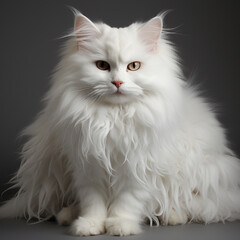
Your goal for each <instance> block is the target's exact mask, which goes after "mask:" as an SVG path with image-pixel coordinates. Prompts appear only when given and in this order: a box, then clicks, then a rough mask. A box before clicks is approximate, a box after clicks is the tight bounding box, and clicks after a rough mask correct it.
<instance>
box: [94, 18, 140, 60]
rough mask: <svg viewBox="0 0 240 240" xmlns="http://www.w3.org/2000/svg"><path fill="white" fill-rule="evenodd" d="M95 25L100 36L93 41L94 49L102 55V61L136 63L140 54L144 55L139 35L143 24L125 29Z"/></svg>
mask: <svg viewBox="0 0 240 240" xmlns="http://www.w3.org/2000/svg"><path fill="white" fill-rule="evenodd" d="M95 25H96V26H97V28H98V29H99V32H100V34H99V35H98V36H97V38H96V39H94V40H93V42H95V45H94V48H95V50H96V51H97V52H98V54H100V55H102V57H103V59H102V60H107V61H110V62H111V63H112V64H114V63H115V64H118V63H127V62H129V61H135V60H137V59H136V58H138V57H140V56H141V55H140V54H139V53H140V52H141V53H142V51H143V46H142V42H141V41H140V39H139V38H138V34H137V31H138V29H139V28H140V26H141V24H137V23H135V24H132V25H130V26H128V27H125V28H115V27H110V26H108V25H107V24H104V23H96V24H95ZM99 57H100V56H99Z"/></svg>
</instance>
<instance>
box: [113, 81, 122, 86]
mask: <svg viewBox="0 0 240 240" xmlns="http://www.w3.org/2000/svg"><path fill="white" fill-rule="evenodd" d="M112 84H114V85H115V86H116V87H117V88H120V86H121V84H123V81H112Z"/></svg>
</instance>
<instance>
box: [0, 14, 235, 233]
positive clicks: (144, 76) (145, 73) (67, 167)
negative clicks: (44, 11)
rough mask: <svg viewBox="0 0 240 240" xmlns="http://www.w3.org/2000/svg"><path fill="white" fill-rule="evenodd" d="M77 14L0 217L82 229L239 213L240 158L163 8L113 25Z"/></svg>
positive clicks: (125, 229) (114, 229) (135, 227)
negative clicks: (172, 39)
mask: <svg viewBox="0 0 240 240" xmlns="http://www.w3.org/2000/svg"><path fill="white" fill-rule="evenodd" d="M75 15H76V16H75V26H74V31H73V33H72V34H71V39H70V40H69V41H67V43H66V46H65V47H64V50H63V54H62V60H61V61H60V63H59V65H58V66H57V68H56V73H55V75H54V77H53V81H52V87H51V89H50V91H49V92H48V93H47V95H46V98H45V107H44V109H43V111H42V112H41V113H40V114H39V115H38V117H37V119H36V120H35V121H34V123H33V124H31V125H30V126H29V127H28V128H27V129H26V130H25V131H24V134H25V135H27V136H29V140H28V141H27V142H26V144H25V145H24V147H23V152H22V163H21V166H20V169H19V171H18V173H17V174H16V176H15V178H14V181H15V186H16V187H19V188H20V190H19V192H18V195H17V196H16V197H15V198H13V199H12V200H10V201H8V202H7V203H6V204H5V205H3V206H2V207H1V208H0V218H11V217H26V218H29V219H30V218H34V217H36V218H37V219H39V220H41V219H43V220H44V219H48V218H50V217H51V216H56V217H57V219H58V222H59V223H60V224H70V223H71V222H72V221H73V220H74V219H75V220H74V221H73V223H72V226H71V232H72V234H74V235H85V236H87V235H96V234H101V233H104V232H107V233H108V234H111V235H129V234H136V233H139V232H140V231H141V224H142V223H143V221H144V220H145V219H147V218H148V219H149V220H150V224H153V223H156V224H159V222H160V223H161V224H172V225H175V224H184V223H186V222H188V221H197V222H204V223H210V222H217V221H225V220H234V219H240V188H239V185H240V178H239V177H240V164H239V160H238V159H237V158H236V157H234V154H233V153H232V151H231V150H230V149H229V148H228V147H227V142H226V139H225V134H224V129H223V128H222V127H221V126H220V124H219V122H218V121H217V120H216V117H215V114H214V112H213V110H212V108H211V106H209V104H208V103H207V102H206V101H205V100H204V99H203V98H202V97H200V96H199V95H198V93H197V92H196V91H195V90H194V89H193V88H192V87H190V86H189V85H188V84H187V83H186V82H185V81H184V80H183V75H182V72H181V69H180V68H179V65H178V58H177V56H176V54H175V51H174V49H173V47H172V45H171V44H170V43H169V42H168V41H167V40H166V36H165V34H164V31H163V27H162V25H163V23H162V15H161V16H157V17H155V18H153V19H151V20H150V21H148V22H147V23H134V24H132V25H130V26H129V27H126V28H119V29H117V28H111V27H109V26H107V25H106V24H103V23H93V22H91V21H90V20H89V19H88V18H86V17H85V16H83V15H82V14H80V13H79V12H77V11H76V12H75ZM61 209H62V210H61Z"/></svg>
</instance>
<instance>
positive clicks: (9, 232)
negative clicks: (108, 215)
mask: <svg viewBox="0 0 240 240" xmlns="http://www.w3.org/2000/svg"><path fill="white" fill-rule="evenodd" d="M79 238H81V237H73V236H71V235H69V233H68V227H61V226H58V225H57V224H56V223H55V222H44V223H38V224H29V223H26V222H25V221H24V220H0V239H1V240H11V239H18V240H19V239H24V240H28V239H31V240H38V239H44V240H48V239H49V240H50V239H51V240H54V239H58V240H61V239H64V240H70V239H71V240H74V239H79ZM82 238H83V237H82ZM84 239H86V240H87V239H94V240H103V239H104V240H110V239H131V240H135V239H138V240H154V239H158V240H168V239H169V240H174V239H177V240H188V239H194V240H198V239H199V240H207V239H211V240H213V239H217V240H240V221H236V222H231V223H229V222H227V223H225V224H222V223H218V224H209V225H202V224H187V225H183V226H161V227H152V228H150V227H148V226H146V227H144V232H143V233H142V234H140V235H135V236H128V237H113V236H107V235H101V236H94V237H84Z"/></svg>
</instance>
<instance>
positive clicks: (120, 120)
mask: <svg viewBox="0 0 240 240" xmlns="http://www.w3.org/2000/svg"><path fill="white" fill-rule="evenodd" d="M148 118H151V119H152V116H150V114H149V113H148V114H145V115H144V114H142V113H140V112H139V109H138V108H137V106H134V105H132V106H125V107H122V106H115V107H108V108H107V107H102V108H101V107H100V108H98V109H96V110H95V112H93V113H92V114H90V115H88V118H85V119H84V121H81V123H80V125H81V134H79V136H80V138H81V139H80V141H79V143H80V144H81V146H79V147H81V149H82V153H83V156H84V157H88V156H89V155H91V156H92V157H94V158H97V159H98V160H100V161H103V162H110V161H111V162H114V161H115V160H116V161H118V162H119V160H120V159H121V161H125V160H126V159H127V158H128V159H131V158H137V155H138V152H142V150H143V149H146V150H147V149H148V150H149V147H150V146H151V145H153V139H154V131H155V130H154V128H152V127H150V126H149V125H148V124H147V123H146V122H149V121H150V120H149V121H148V120H147V119H148ZM139 149H141V151H139ZM116 158H118V159H116ZM119 158H120V159H119Z"/></svg>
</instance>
